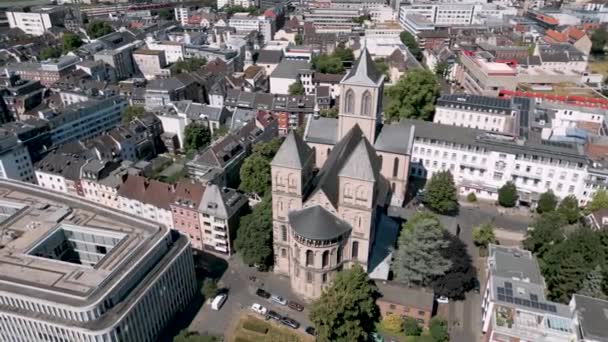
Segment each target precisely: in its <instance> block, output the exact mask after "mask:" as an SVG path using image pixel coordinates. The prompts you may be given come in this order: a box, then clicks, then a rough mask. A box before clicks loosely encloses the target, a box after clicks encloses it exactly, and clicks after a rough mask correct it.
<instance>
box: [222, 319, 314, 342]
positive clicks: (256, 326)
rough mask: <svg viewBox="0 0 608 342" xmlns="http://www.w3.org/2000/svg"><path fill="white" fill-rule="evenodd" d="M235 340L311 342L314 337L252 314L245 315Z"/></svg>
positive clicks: (238, 327)
mask: <svg viewBox="0 0 608 342" xmlns="http://www.w3.org/2000/svg"><path fill="white" fill-rule="evenodd" d="M232 336H233V337H234V338H233V339H232V341H233V342H275V341H281V342H309V341H313V338H312V337H310V336H308V335H304V334H303V333H301V332H297V331H295V330H293V329H290V328H287V327H283V326H279V325H278V324H277V323H276V322H271V321H264V320H261V319H259V318H256V317H254V316H252V315H243V316H241V319H240V320H239V322H238V324H237V326H236V329H235V330H234V333H233V334H232Z"/></svg>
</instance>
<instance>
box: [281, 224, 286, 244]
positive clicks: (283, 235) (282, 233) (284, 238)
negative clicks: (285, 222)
mask: <svg viewBox="0 0 608 342" xmlns="http://www.w3.org/2000/svg"><path fill="white" fill-rule="evenodd" d="M281 239H282V240H283V241H287V227H285V226H281Z"/></svg>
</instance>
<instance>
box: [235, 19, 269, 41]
mask: <svg viewBox="0 0 608 342" xmlns="http://www.w3.org/2000/svg"><path fill="white" fill-rule="evenodd" d="M228 26H230V27H234V29H235V30H236V33H237V34H239V33H249V32H251V31H258V32H260V33H261V34H262V35H263V36H264V42H268V41H271V40H272V39H273V37H274V32H275V27H274V23H273V21H272V19H271V18H269V17H266V16H263V15H259V16H253V15H249V13H236V14H234V15H233V16H232V17H231V18H230V20H228Z"/></svg>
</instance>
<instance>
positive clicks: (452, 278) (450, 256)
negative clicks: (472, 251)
mask: <svg viewBox="0 0 608 342" xmlns="http://www.w3.org/2000/svg"><path fill="white" fill-rule="evenodd" d="M444 239H445V240H446V241H448V245H447V248H443V249H441V250H440V252H439V254H440V256H441V257H442V258H444V259H446V260H449V261H450V267H449V269H448V270H447V271H446V272H445V273H443V274H440V275H436V276H434V277H433V280H432V281H431V287H432V288H433V291H434V292H435V293H436V294H437V295H439V296H446V297H448V298H454V299H464V294H465V292H467V291H470V290H471V289H472V288H473V280H474V279H475V276H476V273H477V271H476V269H475V267H474V266H473V260H472V259H471V256H470V255H469V253H468V252H467V246H466V245H465V244H464V242H462V240H460V239H459V238H458V237H456V236H454V235H451V234H449V233H447V232H445V234H444Z"/></svg>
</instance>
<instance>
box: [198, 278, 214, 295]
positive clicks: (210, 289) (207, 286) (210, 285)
mask: <svg viewBox="0 0 608 342" xmlns="http://www.w3.org/2000/svg"><path fill="white" fill-rule="evenodd" d="M201 294H202V295H203V297H204V298H205V299H209V298H213V297H215V295H216V294H217V283H216V282H215V280H213V279H211V278H205V280H204V281H203V286H202V287H201Z"/></svg>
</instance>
